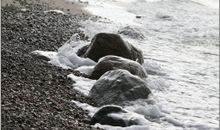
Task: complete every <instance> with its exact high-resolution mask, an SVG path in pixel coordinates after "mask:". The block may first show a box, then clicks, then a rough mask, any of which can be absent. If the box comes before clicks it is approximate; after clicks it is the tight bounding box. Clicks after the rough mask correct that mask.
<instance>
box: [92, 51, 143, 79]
mask: <svg viewBox="0 0 220 130" xmlns="http://www.w3.org/2000/svg"><path fill="white" fill-rule="evenodd" d="M116 69H125V70H128V71H129V72H130V73H131V74H133V75H137V76H139V77H140V78H146V77H147V73H146V71H145V69H144V68H143V67H142V66H141V65H140V64H139V63H137V62H135V61H132V60H129V59H125V58H122V57H118V56H113V55H108V56H105V57H103V58H101V59H100V60H99V62H98V64H97V65H96V66H95V68H94V70H93V72H92V75H91V78H93V79H99V78H100V77H101V76H102V75H103V74H104V73H105V72H107V71H110V70H116Z"/></svg>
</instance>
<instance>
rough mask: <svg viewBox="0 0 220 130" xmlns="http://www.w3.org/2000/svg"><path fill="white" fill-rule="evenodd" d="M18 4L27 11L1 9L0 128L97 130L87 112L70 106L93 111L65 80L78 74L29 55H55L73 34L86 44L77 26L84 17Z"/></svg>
mask: <svg viewBox="0 0 220 130" xmlns="http://www.w3.org/2000/svg"><path fill="white" fill-rule="evenodd" d="M20 1H21V0H20ZM18 2H19V1H18ZM21 4H23V6H25V8H26V9H27V10H26V11H21V7H17V6H16V7H15V6H13V5H9V6H4V7H2V8H1V12H2V15H1V19H2V20H1V27H2V29H1V72H2V73H1V77H2V78H1V101H2V104H1V105H2V106H1V108H2V110H1V116H2V117H1V128H2V129H3V130H10V129H13V130H20V129H26V130H31V129H41V130H43V129H59V130H65V129H67V130H78V129H80V130H86V129H98V128H92V127H91V126H90V125H89V121H90V119H91V118H90V117H89V116H88V113H87V112H86V111H83V110H82V109H81V108H79V107H77V106H76V105H75V104H74V103H71V100H73V99H74V100H77V101H81V102H86V103H89V104H92V105H95V104H94V103H93V101H92V100H91V99H89V98H87V97H84V96H83V95H81V94H80V93H78V92H76V91H75V90H74V89H73V87H72V83H73V81H71V80H70V79H67V77H66V76H67V75H68V74H70V73H74V74H76V75H79V76H80V75H81V74H80V73H78V72H74V71H72V70H64V69H62V68H59V67H55V66H53V65H50V64H48V63H47V62H46V61H44V60H41V59H36V58H34V57H32V56H31V55H30V53H31V52H32V51H34V50H50V51H56V50H57V49H58V48H59V47H60V46H62V45H63V44H64V43H65V42H66V41H67V40H68V39H69V38H70V37H71V36H72V35H73V34H74V33H80V38H81V39H82V40H87V37H86V36H85V35H84V34H83V33H82V32H80V31H79V30H78V28H79V27H80V25H79V24H78V23H79V21H80V20H84V19H87V18H88V17H89V16H88V15H85V14H78V15H70V14H69V15H62V14H57V13H47V14H45V13H43V11H44V10H47V9H49V8H50V7H49V5H47V4H42V3H37V4H36V3H35V4H33V3H29V4H27V3H25V1H23V3H21Z"/></svg>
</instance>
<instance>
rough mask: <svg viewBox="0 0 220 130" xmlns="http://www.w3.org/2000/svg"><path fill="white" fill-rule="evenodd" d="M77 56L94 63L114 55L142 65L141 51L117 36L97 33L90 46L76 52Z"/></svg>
mask: <svg viewBox="0 0 220 130" xmlns="http://www.w3.org/2000/svg"><path fill="white" fill-rule="evenodd" d="M77 55H78V56H81V57H85V58H86V57H88V58H90V59H92V60H94V61H96V62H97V61H98V60H99V59H100V58H102V57H104V56H106V55H116V56H121V57H124V58H127V59H131V60H134V61H137V62H139V63H140V64H142V63H144V60H143V55H142V51H140V50H139V49H137V48H135V47H134V46H133V45H131V44H129V43H128V42H124V41H123V40H122V38H121V37H120V36H119V35H117V34H111V33H99V34H96V35H95V36H94V38H93V39H92V41H91V44H89V45H88V46H84V47H83V48H81V49H79V51H78V52H77Z"/></svg>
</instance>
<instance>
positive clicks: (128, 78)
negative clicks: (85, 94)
mask: <svg viewBox="0 0 220 130" xmlns="http://www.w3.org/2000/svg"><path fill="white" fill-rule="evenodd" d="M150 93H151V91H150V89H149V88H148V87H147V83H146V82H145V81H144V80H143V79H141V78H139V77H138V76H134V75H132V74H131V73H130V72H128V71H127V70H122V69H118V70H112V71H108V72H106V73H105V74H103V75H102V76H101V77H100V78H99V80H97V82H96V83H95V84H94V85H93V87H92V89H91V90H90V92H89V95H90V97H91V98H92V99H94V101H95V102H96V103H97V104H98V105H99V106H101V105H106V104H118V103H122V102H124V101H133V100H136V99H140V98H142V99H146V98H148V95H149V94H150Z"/></svg>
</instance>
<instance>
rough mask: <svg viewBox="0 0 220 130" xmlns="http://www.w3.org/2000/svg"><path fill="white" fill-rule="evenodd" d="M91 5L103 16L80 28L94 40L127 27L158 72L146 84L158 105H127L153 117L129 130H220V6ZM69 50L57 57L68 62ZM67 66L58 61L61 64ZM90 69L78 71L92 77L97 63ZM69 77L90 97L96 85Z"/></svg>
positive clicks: (116, 1)
mask: <svg viewBox="0 0 220 130" xmlns="http://www.w3.org/2000/svg"><path fill="white" fill-rule="evenodd" d="M83 1H86V0H83ZM198 2H199V3H198ZM215 2H216V1H215ZM88 3H89V4H88V5H87V7H86V9H87V10H88V11H90V12H91V13H93V14H95V15H99V16H102V17H103V18H101V19H98V20H93V19H92V18H91V19H90V20H87V21H84V22H82V23H81V25H83V28H82V30H83V31H84V32H85V33H86V34H87V35H88V36H89V37H90V39H91V38H92V37H93V36H94V35H95V34H97V33H100V32H112V33H117V32H118V30H120V29H121V28H123V27H126V26H129V27H131V28H134V29H136V30H138V32H139V33H140V34H142V35H143V36H144V37H145V38H144V39H141V40H140V39H131V38H129V37H127V36H125V35H122V37H123V38H124V39H125V40H127V41H129V42H130V43H132V44H133V45H134V46H136V47H137V48H140V49H141V50H142V51H143V54H144V60H145V64H144V67H145V68H146V70H147V71H149V70H150V71H153V72H155V74H154V75H149V77H148V78H147V79H146V80H147V82H148V84H149V86H150V88H151V90H152V92H153V96H152V101H153V102H155V104H154V105H150V104H149V100H138V101H134V102H130V103H128V104H127V106H125V107H124V108H125V109H127V110H129V111H131V112H135V113H139V115H140V116H143V115H144V116H146V117H150V118H149V119H146V120H147V121H148V123H147V125H142V126H132V127H128V128H125V129H145V130H146V129H156V130H178V129H186V130H187V129H190V130H191V129H192V130H193V129H201V130H209V129H219V126H218V125H219V13H218V11H219V10H218V9H216V7H212V6H210V4H207V3H206V2H205V3H204V2H203V1H196V2H192V1H190V0H139V1H138V2H137V1H135V0H129V1H123V0H89V1H88ZM201 3H202V4H201ZM136 16H140V17H141V18H136ZM105 18H106V19H105ZM78 42H79V41H76V40H74V39H73V40H72V41H71V42H70V44H71V46H74V47H76V48H79V46H82V45H84V44H88V43H86V42H84V41H80V42H81V43H80V45H79V46H78V44H79V43H78ZM67 48H68V46H66V45H65V46H63V47H61V49H60V52H58V54H61V55H62V54H63V53H64V56H66V57H67V58H66V59H68V56H67V54H68V55H69V53H68V49H67ZM76 48H74V49H75V50H76ZM62 50H64V51H62ZM72 52H74V51H72ZM62 56H63V55H62ZM74 56H75V55H74ZM59 58H61V59H62V57H59V56H58V59H59ZM69 59H70V58H69ZM75 59H77V58H75ZM52 61H57V58H53V60H52ZM52 63H53V62H52ZM56 63H57V62H56ZM66 63H67V62H66V61H65V62H62V61H59V64H56V65H60V64H66ZM68 63H70V62H69V61H68ZM71 63H75V62H71ZM71 63H70V64H71ZM86 63H87V62H85V64H86ZM83 64H84V63H82V64H79V65H78V66H77V67H80V66H83ZM89 65H90V66H86V67H84V68H80V69H79V70H83V71H84V72H91V65H93V64H89ZM61 66H62V65H61ZM64 66H68V65H64ZM69 67H71V65H69ZM87 68H88V69H87ZM69 77H70V78H72V79H73V80H76V84H73V86H74V87H75V89H76V90H78V91H81V92H82V93H84V94H85V95H87V94H88V91H89V90H90V89H91V87H92V85H93V84H94V82H95V81H94V80H89V79H85V78H79V77H76V76H73V75H69ZM82 84H83V85H82ZM82 86H85V87H84V88H83V87H82ZM74 102H75V101H74ZM75 103H76V104H78V105H79V106H81V107H83V108H84V109H87V110H89V111H90V112H91V113H90V114H91V115H92V114H94V112H95V111H96V110H97V109H98V108H94V107H92V106H88V105H85V104H83V105H82V104H81V103H79V102H75ZM97 125H98V126H99V127H104V128H107V129H122V128H120V127H111V126H102V125H99V124H97ZM123 129H124V128H123Z"/></svg>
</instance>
